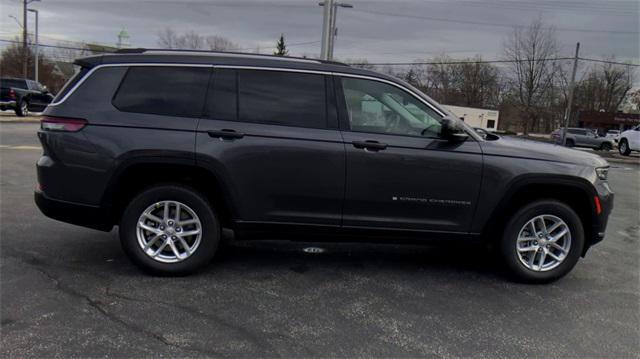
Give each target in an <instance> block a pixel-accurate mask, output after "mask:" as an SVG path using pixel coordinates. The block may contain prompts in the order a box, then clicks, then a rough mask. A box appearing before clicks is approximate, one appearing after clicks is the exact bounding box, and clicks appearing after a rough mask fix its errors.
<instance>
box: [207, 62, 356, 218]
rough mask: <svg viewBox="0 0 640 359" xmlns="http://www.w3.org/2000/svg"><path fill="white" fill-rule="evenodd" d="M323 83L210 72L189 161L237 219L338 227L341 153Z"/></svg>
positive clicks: (292, 75)
mask: <svg viewBox="0 0 640 359" xmlns="http://www.w3.org/2000/svg"><path fill="white" fill-rule="evenodd" d="M331 80H332V79H331V78H330V77H327V76H325V75H323V74H319V73H300V72H287V71H279V70H249V69H233V68H217V69H216V70H215V72H214V79H213V82H212V83H211V86H210V88H209V93H208V102H207V106H206V112H207V113H206V116H205V117H206V119H203V120H201V121H200V123H199V125H198V130H197V139H196V153H197V161H198V163H199V164H200V165H203V166H206V167H207V168H209V169H210V170H212V171H214V173H216V174H217V175H218V178H220V179H221V180H222V181H223V185H224V187H225V188H226V189H227V192H228V193H227V195H228V196H229V198H228V200H229V202H230V203H231V206H232V210H233V212H234V213H233V216H234V218H236V220H237V222H238V223H239V224H248V225H261V224H317V225H330V226H338V225H339V224H340V219H341V209H342V199H343V196H344V175H345V150H344V145H343V143H342V138H341V136H340V132H339V131H338V125H337V115H336V106H335V96H334V94H333V87H332V86H331Z"/></svg>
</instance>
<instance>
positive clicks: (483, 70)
mask: <svg viewBox="0 0 640 359" xmlns="http://www.w3.org/2000/svg"><path fill="white" fill-rule="evenodd" d="M456 67H457V72H458V73H457V76H456V78H457V80H458V85H457V87H458V89H459V91H460V93H461V95H462V99H463V101H464V103H463V105H465V106H471V107H497V106H498V104H499V101H500V92H501V87H500V76H499V72H498V69H497V68H496V67H495V66H493V65H491V64H487V63H482V58H481V57H480V56H476V57H475V58H473V59H466V61H465V62H464V63H462V64H460V65H457V66H456Z"/></svg>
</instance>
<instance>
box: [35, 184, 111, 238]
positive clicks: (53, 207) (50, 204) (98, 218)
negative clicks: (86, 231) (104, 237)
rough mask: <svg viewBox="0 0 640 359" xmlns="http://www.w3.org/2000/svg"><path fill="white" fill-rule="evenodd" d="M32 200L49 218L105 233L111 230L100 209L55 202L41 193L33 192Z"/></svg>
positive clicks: (103, 211) (104, 212)
mask: <svg viewBox="0 0 640 359" xmlns="http://www.w3.org/2000/svg"><path fill="white" fill-rule="evenodd" d="M34 199H35V202H36V205H37V206H38V208H39V209H40V211H41V212H42V213H43V214H44V215H45V216H47V217H49V218H53V219H56V220H58V221H62V222H66V223H71V224H75V225H78V226H83V227H88V228H93V229H97V230H101V231H105V232H108V231H110V230H111V229H112V228H113V224H112V223H110V221H109V220H108V218H110V217H109V215H108V213H107V211H105V210H104V209H102V208H100V207H96V206H89V205H84V204H79V203H72V202H65V201H59V200H55V199H52V198H49V197H47V196H46V195H45V194H44V193H43V192H41V191H35V193H34Z"/></svg>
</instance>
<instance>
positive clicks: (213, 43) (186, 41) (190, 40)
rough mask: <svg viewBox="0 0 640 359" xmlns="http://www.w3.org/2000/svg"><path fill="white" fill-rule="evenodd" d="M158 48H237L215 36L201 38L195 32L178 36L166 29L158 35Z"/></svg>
mask: <svg viewBox="0 0 640 359" xmlns="http://www.w3.org/2000/svg"><path fill="white" fill-rule="evenodd" d="M158 46H160V47H163V48H166V49H183V50H212V51H231V50H234V49H237V48H238V46H237V45H236V44H235V43H233V42H232V41H230V40H228V39H226V38H224V37H222V36H217V35H209V36H203V35H200V34H198V33H196V32H195V31H193V30H192V31H188V32H186V33H184V34H178V33H177V32H175V31H174V30H173V29H171V28H169V27H167V28H165V29H164V30H162V31H160V32H159V33H158Z"/></svg>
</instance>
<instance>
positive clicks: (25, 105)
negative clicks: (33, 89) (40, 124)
mask: <svg viewBox="0 0 640 359" xmlns="http://www.w3.org/2000/svg"><path fill="white" fill-rule="evenodd" d="M16 115H17V116H19V117H23V116H28V115H29V102H27V100H22V101H20V103H19V104H18V106H17V107H16Z"/></svg>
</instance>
